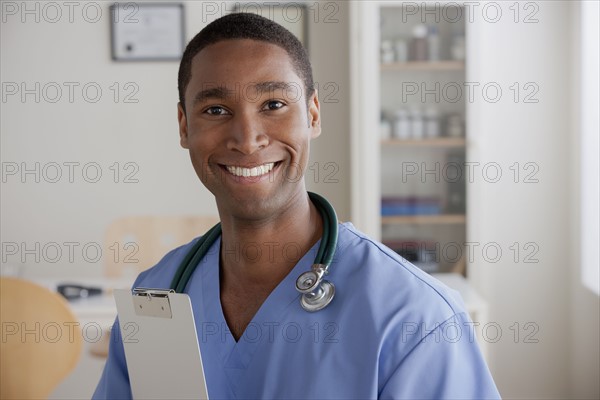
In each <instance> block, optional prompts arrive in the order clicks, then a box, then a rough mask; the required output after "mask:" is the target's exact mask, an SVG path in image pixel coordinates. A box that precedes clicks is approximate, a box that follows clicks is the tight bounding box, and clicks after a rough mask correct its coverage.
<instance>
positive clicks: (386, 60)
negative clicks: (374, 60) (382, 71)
mask: <svg viewBox="0 0 600 400" xmlns="http://www.w3.org/2000/svg"><path fill="white" fill-rule="evenodd" d="M380 52H381V63H382V64H390V63H393V62H394V58H395V54H394V44H393V43H392V41H391V40H382V41H381V48H380Z"/></svg>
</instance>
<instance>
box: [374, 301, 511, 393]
mask: <svg viewBox="0 0 600 400" xmlns="http://www.w3.org/2000/svg"><path fill="white" fill-rule="evenodd" d="M419 334H421V335H422V340H421V341H419V342H418V344H417V345H416V346H415V347H414V348H413V349H412V350H411V351H410V352H409V353H408V354H407V355H406V356H405V357H404V358H403V359H402V360H400V361H399V363H398V364H397V366H396V368H395V370H393V371H391V373H390V375H389V378H388V379H387V381H386V382H385V384H384V385H383V387H382V390H381V391H380V393H379V398H380V399H499V398H500V394H499V393H498V389H497V388H496V385H495V384H494V380H493V379H492V376H491V374H490V371H489V369H488V367H487V365H486V363H485V361H484V359H483V356H482V354H481V351H480V350H479V347H478V345H477V342H476V339H475V333H474V329H473V323H472V322H471V320H470V319H469V317H468V315H467V314H466V313H459V314H455V315H453V316H452V317H451V318H449V319H448V320H446V321H444V322H443V323H441V324H439V325H438V326H436V327H435V328H433V329H432V330H431V331H429V332H427V331H423V333H419ZM400 341H401V338H398V343H400ZM382 357H385V355H382Z"/></svg>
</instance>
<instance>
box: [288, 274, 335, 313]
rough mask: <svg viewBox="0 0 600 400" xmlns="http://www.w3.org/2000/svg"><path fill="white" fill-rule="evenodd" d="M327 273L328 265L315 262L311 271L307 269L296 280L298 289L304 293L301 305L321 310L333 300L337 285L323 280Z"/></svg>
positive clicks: (305, 307)
mask: <svg viewBox="0 0 600 400" xmlns="http://www.w3.org/2000/svg"><path fill="white" fill-rule="evenodd" d="M326 273H327V266H326V265H322V264H315V265H313V268H312V269H311V270H310V271H306V272H305V273H303V274H302V275H300V276H299V277H298V279H297V280H296V290H298V291H299V292H300V293H302V297H301V298H300V305H301V306H302V308H304V309H305V310H306V311H310V312H315V311H319V310H321V309H323V308H325V307H327V305H328V304H329V303H331V300H333V296H335V286H334V285H333V283H331V282H329V281H324V280H323V276H324V275H325V274H326Z"/></svg>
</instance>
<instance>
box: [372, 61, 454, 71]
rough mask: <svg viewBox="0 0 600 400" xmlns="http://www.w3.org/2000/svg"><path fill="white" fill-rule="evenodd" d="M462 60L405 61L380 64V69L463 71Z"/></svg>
mask: <svg viewBox="0 0 600 400" xmlns="http://www.w3.org/2000/svg"><path fill="white" fill-rule="evenodd" d="M464 69H465V62H464V61H454V60H447V61H407V62H394V63H389V64H381V71H464Z"/></svg>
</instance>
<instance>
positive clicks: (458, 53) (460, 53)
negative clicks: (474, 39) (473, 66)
mask: <svg viewBox="0 0 600 400" xmlns="http://www.w3.org/2000/svg"><path fill="white" fill-rule="evenodd" d="M450 54H452V59H453V60H456V61H464V60H465V56H466V48H465V37H464V35H462V34H456V35H454V37H453V38H452V47H451V48H450Z"/></svg>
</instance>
